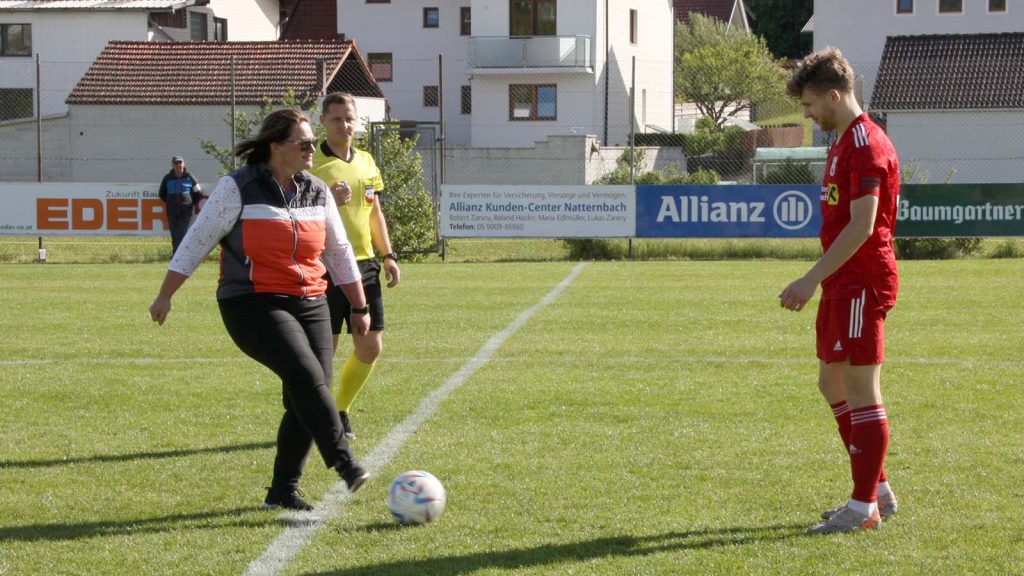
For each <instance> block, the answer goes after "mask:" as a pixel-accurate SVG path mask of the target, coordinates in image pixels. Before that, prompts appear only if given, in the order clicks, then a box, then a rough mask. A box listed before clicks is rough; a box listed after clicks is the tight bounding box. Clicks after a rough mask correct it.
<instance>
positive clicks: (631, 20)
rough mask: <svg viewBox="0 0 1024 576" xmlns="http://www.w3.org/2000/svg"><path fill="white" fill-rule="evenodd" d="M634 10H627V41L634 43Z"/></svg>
mask: <svg viewBox="0 0 1024 576" xmlns="http://www.w3.org/2000/svg"><path fill="white" fill-rule="evenodd" d="M636 16H637V15H636V10H630V11H629V43H630V44H636Z"/></svg>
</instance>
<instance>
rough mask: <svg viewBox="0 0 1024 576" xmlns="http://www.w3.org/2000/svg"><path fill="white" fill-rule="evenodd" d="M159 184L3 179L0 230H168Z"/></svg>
mask: <svg viewBox="0 0 1024 576" xmlns="http://www.w3.org/2000/svg"><path fill="white" fill-rule="evenodd" d="M158 188H159V185H158V184H103V183H68V182H44V183H33V182H26V183H0V206H2V207H3V209H2V210H0V234H17V235H28V236H89V235H93V236H154V235H164V234H167V216H166V214H165V210H164V203H163V202H161V201H160V198H159V197H158V196H157V190H158Z"/></svg>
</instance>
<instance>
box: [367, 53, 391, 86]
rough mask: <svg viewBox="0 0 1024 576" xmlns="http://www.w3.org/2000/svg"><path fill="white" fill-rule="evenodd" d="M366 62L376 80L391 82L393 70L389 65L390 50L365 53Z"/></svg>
mask: <svg viewBox="0 0 1024 576" xmlns="http://www.w3.org/2000/svg"><path fill="white" fill-rule="evenodd" d="M366 62H367V63H368V64H369V65H370V72H373V77H374V78H376V79H377V81H378V82H391V81H392V80H394V70H393V68H392V67H391V52H370V53H368V54H367V55H366Z"/></svg>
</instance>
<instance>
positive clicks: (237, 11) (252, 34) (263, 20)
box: [209, 0, 281, 42]
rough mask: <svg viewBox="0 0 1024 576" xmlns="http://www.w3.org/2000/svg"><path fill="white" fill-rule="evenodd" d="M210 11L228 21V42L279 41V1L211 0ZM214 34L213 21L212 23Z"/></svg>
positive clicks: (211, 28)
mask: <svg viewBox="0 0 1024 576" xmlns="http://www.w3.org/2000/svg"><path fill="white" fill-rule="evenodd" d="M209 10H211V11H212V12H213V14H214V15H216V16H217V17H218V18H226V19H227V21H228V41H230V42H242V41H262V40H277V38H278V35H279V34H278V32H279V31H278V24H279V22H278V20H279V19H280V17H281V15H280V12H281V4H280V2H278V0H210V6H209ZM210 34H211V36H212V34H213V21H212V20H211V21H210Z"/></svg>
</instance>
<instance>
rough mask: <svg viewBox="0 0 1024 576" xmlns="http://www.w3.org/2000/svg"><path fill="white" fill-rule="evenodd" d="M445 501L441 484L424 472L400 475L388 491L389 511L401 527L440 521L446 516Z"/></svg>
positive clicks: (392, 482)
mask: <svg viewBox="0 0 1024 576" xmlns="http://www.w3.org/2000/svg"><path fill="white" fill-rule="evenodd" d="M446 500H447V498H446V497H445V493H444V486H442V485H441V481H440V480H438V479H437V478H435V477H434V475H433V474H431V473H430V472H423V471H422V470H412V471H409V472H406V473H404V474H399V475H398V476H396V477H395V479H394V480H392V481H391V488H389V489H388V508H389V509H390V510H391V514H393V515H394V517H395V520H398V521H399V522H400V523H402V524H423V523H425V522H430V521H431V520H437V519H438V518H439V517H440V516H441V512H444V504H445V502H446Z"/></svg>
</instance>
